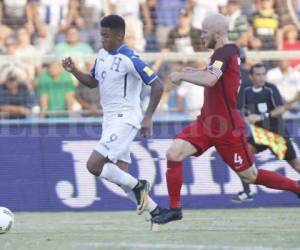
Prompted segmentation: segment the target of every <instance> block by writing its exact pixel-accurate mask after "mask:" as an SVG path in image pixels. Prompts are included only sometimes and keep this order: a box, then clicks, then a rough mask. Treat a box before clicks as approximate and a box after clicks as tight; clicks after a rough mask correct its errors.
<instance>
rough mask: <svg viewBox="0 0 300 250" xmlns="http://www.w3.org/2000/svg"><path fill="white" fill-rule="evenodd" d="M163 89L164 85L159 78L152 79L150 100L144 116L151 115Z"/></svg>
mask: <svg viewBox="0 0 300 250" xmlns="http://www.w3.org/2000/svg"><path fill="white" fill-rule="evenodd" d="M163 90H164V87H163V84H162V82H161V81H160V80H159V78H157V79H156V80H154V82H153V83H152V87H151V94H150V102H149V105H148V107H147V110H146V113H145V116H146V117H152V115H153V113H154V111H155V109H156V107H157V105H158V104H159V101H160V98H161V96H162V93H163Z"/></svg>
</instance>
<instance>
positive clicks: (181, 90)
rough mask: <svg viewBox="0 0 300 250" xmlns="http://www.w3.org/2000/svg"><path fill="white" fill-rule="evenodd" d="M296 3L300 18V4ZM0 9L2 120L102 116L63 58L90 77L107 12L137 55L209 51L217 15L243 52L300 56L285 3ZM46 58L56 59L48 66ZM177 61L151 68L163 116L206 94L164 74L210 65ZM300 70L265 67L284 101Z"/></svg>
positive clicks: (288, 65)
mask: <svg viewBox="0 0 300 250" xmlns="http://www.w3.org/2000/svg"><path fill="white" fill-rule="evenodd" d="M293 4H294V10H296V14H297V13H298V12H299V13H300V1H299V0H294V1H293ZM0 5H1V6H0V23H1V24H0V54H1V55H2V57H0V114H1V117H5V118H24V117H27V116H32V115H34V116H39V117H57V116H59V117H66V116H68V115H72V116H74V115H75V116H78V115H81V116H94V115H100V114H101V107H100V105H99V93H98V91H97V90H95V89H88V88H86V87H84V86H83V85H81V84H78V82H76V81H75V79H74V78H73V77H72V76H71V75H70V74H69V73H67V72H66V71H64V70H63V69H62V66H61V62H60V59H62V58H64V57H67V56H71V57H79V58H80V57H81V59H79V60H77V61H76V63H77V65H78V67H80V68H81V69H83V70H85V71H86V72H89V71H90V69H91V67H92V63H91V61H90V60H87V59H84V58H86V57H87V56H93V54H95V53H96V52H97V51H98V50H99V49H100V48H101V39H100V31H99V20H100V19H101V17H103V16H104V15H106V14H113V13H114V14H118V15H121V16H122V17H124V19H125V21H126V25H127V32H126V35H125V43H126V44H127V46H128V47H130V48H132V49H134V50H135V51H137V52H181V53H193V52H200V51H205V48H204V45H203V42H202V41H201V38H200V37H201V23H202V20H203V19H204V17H205V16H207V15H209V14H211V13H217V12H220V13H222V14H224V15H226V16H228V17H229V20H230V21H229V22H230V31H229V38H230V40H231V41H233V42H235V43H236V44H238V45H239V46H240V47H241V48H242V52H243V53H242V54H245V51H250V50H300V39H299V37H300V36H299V31H298V28H297V27H296V25H295V24H294V20H293V19H292V17H291V14H290V12H289V10H288V6H287V1H281V0H209V1H204V0H172V1H170V0H130V1H125V0H98V1H96V0H18V1H12V0H1V1H0ZM46 55H53V56H55V57H54V58H56V59H55V60H53V61H45V60H43V56H46ZM180 59H181V58H179V60H178V62H177V63H169V62H167V61H164V60H163V59H162V58H160V59H157V60H156V61H154V62H151V64H152V68H153V69H154V70H155V71H157V72H158V73H159V75H160V77H161V79H162V81H163V82H164V85H165V90H164V94H163V98H162V100H161V103H160V106H159V111H160V112H166V111H174V112H195V113H198V112H199V109H200V107H201V105H202V102H203V92H202V88H198V87H197V86H195V85H190V84H188V83H186V82H182V83H181V85H180V86H179V87H177V86H175V85H172V84H171V83H170V81H169V80H168V78H167V76H168V74H169V72H171V71H173V70H176V69H178V68H181V67H183V66H197V67H206V62H205V61H203V60H199V61H196V62H192V63H191V62H189V63H183V62H181V61H183V60H181V61H180ZM243 59H244V60H243V64H242V69H241V70H242V84H244V85H249V84H251V83H249V77H248V73H247V70H248V69H249V67H250V66H251V65H252V64H253V63H255V62H254V61H250V60H245V57H244V58H243ZM299 65H300V59H295V60H282V61H280V62H266V66H267V69H268V72H267V79H268V81H269V82H271V83H274V84H276V85H277V87H278V88H279V91H280V92H281V95H282V96H283V98H284V101H290V100H292V99H293V98H294V97H295V95H296V94H297V92H298V91H300V71H299V70H298V68H299ZM243 72H244V74H243ZM196 88H197V89H196ZM144 92H145V94H144V95H145V96H147V89H145V91H144ZM145 99H147V98H145Z"/></svg>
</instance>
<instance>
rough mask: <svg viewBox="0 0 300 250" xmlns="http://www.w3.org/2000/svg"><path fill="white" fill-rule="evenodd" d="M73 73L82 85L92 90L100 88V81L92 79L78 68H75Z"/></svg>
mask: <svg viewBox="0 0 300 250" xmlns="http://www.w3.org/2000/svg"><path fill="white" fill-rule="evenodd" d="M71 73H72V74H73V75H74V76H75V77H76V79H77V80H78V81H79V82H80V83H82V84H83V85H85V86H87V87H89V88H91V89H92V88H96V87H97V86H98V81H97V80H96V79H95V78H93V77H91V76H90V75H89V74H85V73H83V72H81V71H80V70H78V69H77V68H74V69H73V71H72V72H71Z"/></svg>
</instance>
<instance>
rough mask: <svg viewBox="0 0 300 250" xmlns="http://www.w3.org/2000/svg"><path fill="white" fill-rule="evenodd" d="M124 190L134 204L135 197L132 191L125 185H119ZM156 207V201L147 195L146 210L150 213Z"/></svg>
mask: <svg viewBox="0 0 300 250" xmlns="http://www.w3.org/2000/svg"><path fill="white" fill-rule="evenodd" d="M120 187H121V188H122V189H123V190H124V192H125V193H126V194H127V197H128V198H129V199H130V200H131V201H133V202H134V204H136V198H135V195H134V193H133V192H132V190H131V189H130V188H128V187H126V186H123V185H121V186H120ZM156 207H157V203H156V202H155V201H153V200H152V198H151V197H150V196H148V208H147V210H148V211H149V213H151V212H152V211H153V210H154V209H155V208H156Z"/></svg>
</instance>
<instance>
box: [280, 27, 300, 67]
mask: <svg viewBox="0 0 300 250" xmlns="http://www.w3.org/2000/svg"><path fill="white" fill-rule="evenodd" d="M298 35H299V33H298V29H297V27H296V26H295V25H288V26H285V28H284V30H283V43H282V50H300V41H299V40H298ZM299 64H300V60H299V59H293V60H290V66H291V67H292V68H295V67H296V66H297V65H299Z"/></svg>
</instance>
